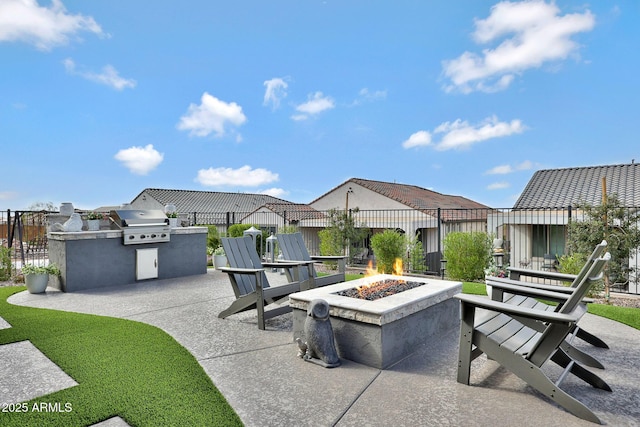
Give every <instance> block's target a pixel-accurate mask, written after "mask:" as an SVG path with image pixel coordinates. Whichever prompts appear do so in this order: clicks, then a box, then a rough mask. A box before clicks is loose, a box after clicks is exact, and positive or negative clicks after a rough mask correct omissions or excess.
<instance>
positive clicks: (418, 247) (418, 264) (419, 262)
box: [405, 235, 427, 273]
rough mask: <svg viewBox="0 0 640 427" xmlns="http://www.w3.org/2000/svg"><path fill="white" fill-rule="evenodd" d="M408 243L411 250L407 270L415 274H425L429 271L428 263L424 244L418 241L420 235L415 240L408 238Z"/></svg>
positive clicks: (408, 255) (406, 262) (407, 260)
mask: <svg viewBox="0 0 640 427" xmlns="http://www.w3.org/2000/svg"><path fill="white" fill-rule="evenodd" d="M406 241H407V247H408V248H409V252H408V254H407V259H405V265H406V269H407V270H408V271H411V272H413V273H424V272H425V271H426V270H427V263H426V260H425V258H424V249H423V247H422V242H421V241H420V240H419V239H418V235H416V236H415V237H413V238H411V237H409V236H407V237H406Z"/></svg>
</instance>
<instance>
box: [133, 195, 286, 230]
mask: <svg viewBox="0 0 640 427" xmlns="http://www.w3.org/2000/svg"><path fill="white" fill-rule="evenodd" d="M270 203H272V204H280V205H287V204H290V203H291V202H288V201H286V200H283V199H279V198H277V197H273V196H269V195H266V194H253V193H226V192H217V191H195V190H168V189H161V188H145V189H144V190H142V191H141V192H140V194H138V195H137V196H136V197H135V198H134V199H133V200H132V201H131V204H130V207H131V208H132V209H160V210H164V207H165V206H166V205H168V204H173V205H175V206H176V209H177V211H178V213H179V215H180V218H184V219H188V220H189V221H190V222H191V223H193V224H215V225H225V224H228V223H231V224H234V223H236V222H240V220H241V219H242V218H243V217H245V216H246V215H247V214H248V213H250V212H253V211H255V210H256V209H258V208H260V207H262V206H265V205H267V204H270ZM229 215H231V216H233V217H231V218H229ZM236 215H237V216H238V217H237V218H236V217H235V216H236Z"/></svg>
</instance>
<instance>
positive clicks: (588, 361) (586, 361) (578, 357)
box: [560, 341, 604, 369]
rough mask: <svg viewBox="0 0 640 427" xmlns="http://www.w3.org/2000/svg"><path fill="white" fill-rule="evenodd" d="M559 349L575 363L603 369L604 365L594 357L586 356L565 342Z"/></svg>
mask: <svg viewBox="0 0 640 427" xmlns="http://www.w3.org/2000/svg"><path fill="white" fill-rule="evenodd" d="M560 348H561V349H562V350H563V351H564V352H565V353H567V354H568V355H569V357H571V358H572V359H574V360H575V361H576V362H580V363H582V364H583V365H586V366H590V367H592V368H598V369H604V365H603V364H602V363H600V361H598V360H597V359H596V358H595V357H593V356H590V355H588V354H587V353H585V352H584V351H582V350H578V349H577V348H575V347H574V346H573V345H571V344H569V343H568V342H566V341H565V342H563V343H562V344H560Z"/></svg>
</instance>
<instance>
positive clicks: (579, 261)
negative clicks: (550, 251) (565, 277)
mask: <svg viewBox="0 0 640 427" xmlns="http://www.w3.org/2000/svg"><path fill="white" fill-rule="evenodd" d="M587 258H588V256H587V255H586V254H584V253H581V252H574V253H572V254H570V255H562V256H561V257H560V259H559V263H560V266H559V267H558V271H559V272H560V273H566V274H578V273H580V270H582V267H584V264H585V263H586V262H587ZM562 284H563V285H566V286H569V284H568V283H567V282H562ZM603 290H604V280H598V281H597V282H594V283H593V285H591V289H589V292H587V296H588V297H589V298H593V297H596V296H598V295H599V294H600V293H601V292H602V291H603Z"/></svg>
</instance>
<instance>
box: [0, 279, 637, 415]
mask: <svg viewBox="0 0 640 427" xmlns="http://www.w3.org/2000/svg"><path fill="white" fill-rule="evenodd" d="M269 274H270V275H271V276H272V277H273V280H281V279H279V275H278V274H277V273H276V274H273V273H269ZM270 280H271V279H270ZM232 300H233V293H232V290H231V286H230V285H229V282H228V279H227V277H226V275H223V274H221V273H218V272H215V271H210V272H209V273H208V274H206V275H202V276H192V277H186V278H182V279H171V280H160V281H154V282H144V283H138V284H135V285H130V286H123V287H118V288H115V289H108V290H107V289H103V290H93V291H87V292H81V293H61V292H57V291H54V290H51V288H49V289H48V290H47V293H46V294H40V295H32V294H28V293H27V292H22V293H19V294H16V295H14V296H12V297H11V298H9V302H11V303H13V304H18V305H27V306H32V307H43V308H51V309H57V310H68V311H76V312H82V313H92V314H101V315H107V316H114V317H122V318H126V319H131V320H137V321H141V322H146V323H149V324H152V325H156V326H158V327H160V328H162V329H163V330H165V331H166V332H167V333H169V334H171V335H172V336H173V337H175V338H176V339H177V340H178V341H179V342H180V343H181V344H182V345H183V346H185V347H186V348H187V349H188V350H189V351H190V352H191V353H192V354H193V355H194V356H195V357H196V358H197V360H198V361H199V362H200V364H201V365H202V367H203V368H204V370H205V371H206V372H207V374H208V375H209V376H210V377H211V379H212V380H213V382H214V384H215V385H216V386H217V387H218V389H219V390H220V391H221V392H222V393H223V394H224V395H225V397H226V398H227V400H228V401H229V403H230V404H231V405H232V406H233V408H234V409H235V410H236V411H237V413H238V414H239V415H240V418H241V419H242V420H243V422H244V423H245V424H246V425H247V426H294V425H295V426H304V425H309V426H333V425H337V426H362V425H369V426H389V425H394V426H403V425H407V426H416V425H420V426H447V425H448V426H462V425H464V426H494V425H520V426H527V425H528V426H536V427H538V426H550V425H562V426H567V427H570V426H585V425H593V424H591V423H588V422H585V421H583V420H581V419H579V418H576V417H575V416H573V415H571V414H570V413H568V412H566V411H564V410H563V409H561V408H559V407H557V406H555V405H554V404H552V403H549V402H548V401H547V400H546V399H545V398H544V397H542V396H541V395H539V394H538V393H536V392H535V391H533V390H532V389H531V388H530V387H528V386H526V385H525V384H524V383H523V382H522V381H521V380H519V379H518V378H517V377H515V376H514V375H512V374H510V373H509V372H508V371H506V370H504V369H502V368H500V367H499V366H498V365H497V364H496V363H495V362H492V361H487V360H486V358H485V357H482V358H480V359H478V360H476V361H475V362H474V365H473V369H472V384H473V386H465V385H462V384H458V383H457V382H456V379H455V377H456V366H457V346H458V330H457V329H456V330H452V331H450V333H449V334H447V335H446V336H443V337H442V339H441V340H438V341H437V342H430V343H426V344H425V345H424V346H422V347H419V348H416V352H415V353H414V354H413V355H411V356H410V357H408V358H407V359H405V360H403V361H401V362H400V363H398V364H397V365H395V366H393V367H392V368H391V369H388V370H383V371H381V370H377V369H374V368H370V367H368V366H364V365H360V364H357V363H354V362H350V361H348V360H343V365H342V366H341V367H339V368H335V369H324V368H321V367H319V366H317V365H314V364H311V363H306V362H304V361H302V360H301V359H299V358H298V357H297V356H296V353H297V347H296V345H295V344H294V343H293V342H292V333H291V329H292V325H291V315H290V314H289V315H284V316H280V317H278V318H275V319H271V320H269V321H268V323H267V330H266V331H260V330H258V328H257V326H256V316H255V312H249V313H243V314H240V315H234V316H231V317H230V318H228V319H225V320H222V319H218V318H217V314H218V313H219V312H220V311H221V310H223V309H224V308H226V307H227V306H228V305H229V303H230V302H231V301H232ZM582 322H583V324H584V327H585V328H586V329H588V330H589V331H590V332H593V333H595V334H597V335H598V336H600V337H602V338H604V339H605V340H606V341H607V342H608V343H609V344H610V345H611V346H612V348H611V349H610V350H601V349H596V348H592V347H589V346H585V347H582V348H584V349H585V350H587V351H588V352H589V353H590V354H592V355H594V356H595V357H596V358H598V359H599V360H600V361H602V362H603V363H604V365H605V366H606V367H607V369H606V370H604V371H601V372H598V374H599V375H601V376H602V378H603V379H604V380H605V381H607V382H608V383H609V384H610V385H611V387H612V388H613V389H614V392H613V393H607V392H604V391H601V390H597V389H594V388H591V387H589V386H587V385H586V384H585V383H583V382H581V381H578V380H576V379H575V378H568V379H566V380H565V382H564V383H563V388H565V389H567V390H568V391H569V393H570V394H571V395H573V396H575V397H576V398H578V399H579V400H581V401H582V402H584V403H585V404H586V405H587V406H588V407H590V408H591V409H592V410H593V411H594V412H595V413H596V414H597V415H598V416H599V417H600V418H601V419H602V420H603V421H604V422H605V423H607V424H608V425H611V426H633V425H640V424H639V421H638V420H640V381H639V380H640V374H639V373H638V369H639V368H640V331H638V330H635V329H633V328H630V327H627V326H625V325H622V324H619V323H616V322H612V321H609V320H606V319H603V318H600V317H597V316H592V315H585V317H584V318H583V320H582ZM0 381H1V380H0ZM1 385H2V384H1V383H0V386H1ZM35 386H36V384H34V387H35ZM0 389H1V387H0ZM114 424H117V422H115V423H114Z"/></svg>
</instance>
